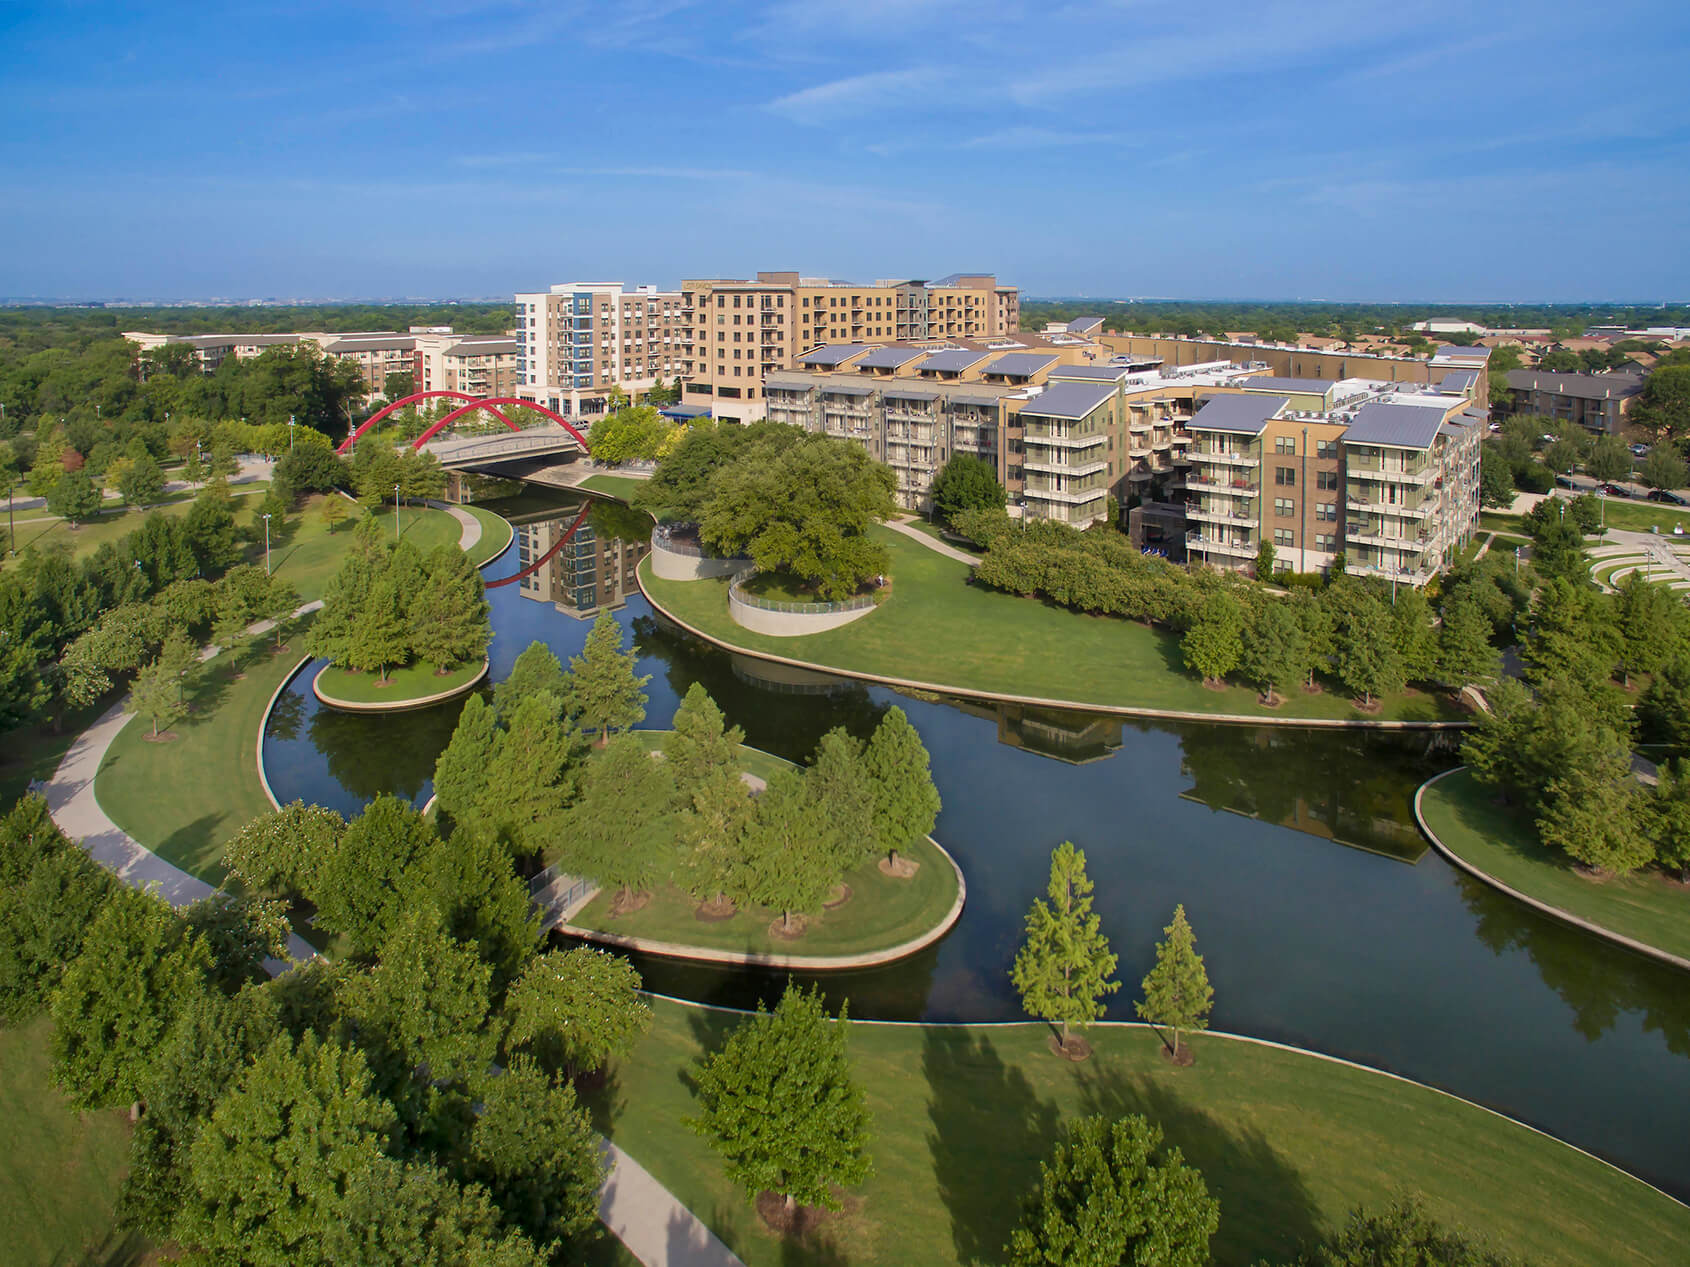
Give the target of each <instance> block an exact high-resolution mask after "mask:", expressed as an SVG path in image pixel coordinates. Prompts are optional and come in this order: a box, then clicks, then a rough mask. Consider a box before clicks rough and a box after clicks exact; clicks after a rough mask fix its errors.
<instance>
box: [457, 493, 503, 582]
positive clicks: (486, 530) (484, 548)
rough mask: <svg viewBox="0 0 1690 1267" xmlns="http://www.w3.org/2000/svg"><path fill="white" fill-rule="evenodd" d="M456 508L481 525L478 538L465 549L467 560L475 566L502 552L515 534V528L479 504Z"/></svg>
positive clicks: (479, 565)
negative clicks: (471, 516)
mask: <svg viewBox="0 0 1690 1267" xmlns="http://www.w3.org/2000/svg"><path fill="white" fill-rule="evenodd" d="M458 509H459V510H461V511H464V512H465V513H467V514H470V515H473V516H474V517H475V520H476V522H477V523H479V524H480V525H481V538H480V540H478V541H477V542H476V543H475V544H474V545H473V546H471V547H470V548H469V550H468V551H466V553H467V554H468V555H469V561H470V562H471V563H473V564H475V566H476V567H481V566H482V565H483V564H485V563H487V562H489V561H490V560H492V559H494V558H497V557H498V556H499V555H500V554H502V553H504V549H505V547H506V546H508V545H509V544H510V543H511V539H512V538H513V537H515V536H516V529H514V528H512V527H511V526H510V524H509V523H508V522H507V521H506V520H504V519H503V518H501V517H500V516H498V515H496V514H494V513H493V512H492V511H490V510H483V509H482V508H481V507H480V506H472V505H468V504H466V505H462V506H459V507H458Z"/></svg>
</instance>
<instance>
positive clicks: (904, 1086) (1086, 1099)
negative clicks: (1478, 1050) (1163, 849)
mask: <svg viewBox="0 0 1690 1267" xmlns="http://www.w3.org/2000/svg"><path fill="white" fill-rule="evenodd" d="M653 1012H654V1015H655V1023H654V1025H653V1028H652V1032H651V1034H650V1035H649V1036H648V1037H647V1038H646V1039H645V1040H644V1041H643V1042H642V1043H641V1044H640V1046H639V1048H638V1049H637V1050H636V1051H635V1053H634V1055H633V1057H632V1058H631V1059H630V1060H627V1061H625V1062H623V1063H621V1064H618V1065H615V1066H613V1067H612V1069H611V1071H610V1078H609V1080H608V1082H607V1084H606V1086H605V1088H604V1089H603V1090H602V1091H600V1092H597V1093H595V1095H594V1096H593V1097H592V1098H593V1101H594V1105H595V1109H596V1111H597V1114H598V1116H599V1119H600V1122H601V1125H604V1126H605V1127H606V1128H607V1129H608V1130H609V1132H610V1134H611V1135H612V1137H613V1138H614V1139H615V1140H616V1142H617V1143H618V1144H620V1145H622V1146H623V1147H624V1148H626V1149H627V1150H628V1151H629V1153H630V1154H632V1155H633V1156H634V1157H636V1158H638V1159H639V1161H640V1163H641V1165H643V1166H645V1167H646V1168H647V1169H648V1170H650V1171H651V1172H652V1173H653V1174H654V1175H655V1176H656V1177H657V1178H658V1180H659V1181H661V1182H662V1183H663V1184H664V1185H665V1186H667V1187H668V1188H669V1190H670V1191H671V1192H673V1193H674V1194H675V1195H676V1196H677V1197H678V1198H679V1199H680V1200H681V1201H682V1202H683V1203H685V1204H686V1205H687V1206H688V1208H690V1209H691V1210H692V1211H693V1212H694V1213H696V1214H698V1215H699V1216H700V1217H701V1218H703V1219H704V1220H705V1221H706V1222H708V1223H709V1224H710V1226H711V1228H712V1230H714V1231H715V1232H716V1233H717V1235H719V1236H720V1237H722V1239H723V1240H724V1241H726V1242H727V1244H728V1246H729V1247H730V1248H731V1249H733V1250H734V1252H735V1253H737V1254H738V1255H739V1256H740V1257H741V1258H742V1259H744V1260H745V1262H747V1263H748V1264H750V1265H751V1267H764V1265H771V1267H772V1265H773V1264H777V1263H778V1264H782V1265H783V1267H784V1265H789V1264H818V1265H820V1264H837V1263H843V1262H851V1263H921V1264H924V1265H925V1264H951V1263H958V1264H960V1263H973V1262H977V1261H983V1262H1001V1261H1002V1254H1001V1250H1002V1246H1003V1244H1004V1242H1005V1240H1007V1239H1008V1236H1009V1231H1010V1229H1011V1227H1012V1226H1013V1225H1014V1222H1015V1219H1016V1217H1017V1212H1018V1205H1019V1202H1020V1200H1021V1197H1022V1195H1023V1194H1024V1193H1025V1192H1026V1191H1028V1190H1029V1189H1030V1188H1031V1187H1032V1186H1034V1185H1035V1184H1036V1183H1037V1182H1038V1163H1039V1161H1040V1160H1041V1159H1043V1158H1045V1157H1046V1156H1048V1152H1049V1149H1050V1146H1051V1144H1052V1142H1053V1141H1054V1139H1055V1137H1056V1132H1057V1126H1058V1123H1059V1122H1060V1120H1061V1119H1062V1118H1064V1117H1067V1116H1070V1115H1074V1114H1078V1113H1084V1112H1104V1113H1107V1114H1110V1115H1119V1114H1123V1113H1142V1114H1144V1115H1145V1116H1147V1117H1148V1118H1150V1119H1151V1120H1152V1121H1154V1122H1156V1123H1158V1124H1159V1125H1160V1126H1161V1127H1162V1128H1163V1130H1164V1131H1165V1132H1166V1134H1167V1137H1168V1140H1169V1142H1171V1143H1173V1144H1175V1145H1178V1147H1179V1148H1180V1149H1181V1150H1182V1151H1183V1152H1184V1154H1185V1157H1186V1159H1187V1160H1188V1161H1189V1162H1191V1163H1193V1164H1194V1165H1196V1166H1197V1167H1198V1168H1199V1169H1200V1170H1201V1171H1202V1172H1203V1175H1204V1178H1205V1180H1206V1182H1207V1183H1208V1185H1209V1189H1210V1191H1211V1192H1212V1193H1213V1194H1214V1195H1215V1196H1216V1197H1217V1199H1218V1200H1219V1202H1220V1207H1221V1219H1220V1231H1219V1233H1218V1234H1217V1236H1216V1237H1215V1240H1214V1242H1213V1249H1214V1253H1215V1261H1216V1262H1217V1263H1220V1264H1223V1265H1228V1264H1240V1265H1242V1264H1249V1263H1253V1262H1256V1261H1258V1259H1262V1258H1265V1259H1268V1260H1270V1261H1273V1262H1283V1261H1286V1260H1287V1259H1289V1258H1290V1257H1291V1255H1292V1254H1293V1253H1294V1252H1295V1251H1296V1250H1297V1249H1298V1248H1299V1245H1300V1243H1302V1242H1306V1241H1308V1240H1312V1239H1314V1238H1316V1237H1319V1236H1322V1235H1326V1234H1329V1233H1330V1232H1331V1231H1332V1230H1333V1229H1335V1228H1336V1227H1338V1226H1341V1225H1342V1223H1343V1221H1344V1219H1345V1218H1346V1216H1347V1214H1348V1212H1349V1210H1350V1209H1351V1208H1352V1207H1353V1206H1355V1205H1357V1204H1366V1205H1369V1206H1380V1205H1383V1204H1384V1203H1385V1202H1387V1201H1388V1200H1390V1198H1391V1197H1392V1195H1393V1193H1395V1192H1396V1191H1397V1190H1398V1189H1400V1188H1403V1187H1407V1188H1411V1189H1417V1190H1419V1191H1420V1192H1422V1193H1424V1194H1425V1197H1426V1201H1427V1205H1428V1208H1429V1210H1430V1212H1431V1213H1432V1215H1433V1216H1434V1217H1435V1218H1438V1219H1440V1220H1443V1221H1445V1222H1448V1223H1458V1224H1461V1225H1464V1226H1466V1227H1468V1228H1470V1229H1474V1230H1476V1231H1481V1232H1483V1234H1485V1235H1486V1236H1487V1237H1489V1238H1490V1239H1491V1240H1492V1241H1493V1242H1494V1243H1496V1244H1499V1245H1500V1246H1502V1247H1504V1248H1506V1249H1509V1250H1512V1251H1514V1252H1516V1253H1519V1254H1524V1255H1527V1256H1529V1257H1530V1258H1531V1259H1532V1261H1534V1262H1537V1263H1540V1264H1552V1263H1565V1264H1579V1265H1580V1267H1586V1265H1588V1264H1596V1263H1642V1262H1648V1263H1668V1262H1677V1261H1680V1259H1681V1258H1682V1254H1683V1248H1684V1245H1685V1244H1686V1243H1687V1238H1690V1211H1687V1210H1686V1209H1685V1208H1684V1207H1683V1206H1680V1205H1678V1204H1677V1203H1676V1202H1674V1201H1672V1200H1670V1199H1669V1198H1667V1197H1664V1196H1662V1195H1660V1194H1659V1193H1657V1192H1655V1191H1653V1190H1652V1189H1650V1188H1648V1187H1646V1186H1645V1185H1644V1184H1642V1183H1640V1182H1638V1181H1637V1180H1635V1179H1631V1178H1629V1177H1627V1176H1625V1175H1623V1174H1621V1173H1620V1172H1618V1171H1616V1170H1614V1169H1612V1168H1611V1167H1608V1166H1605V1165H1603V1164H1602V1163H1601V1162H1598V1161H1596V1160H1594V1159H1593V1158H1590V1157H1586V1156H1584V1155H1583V1154H1581V1153H1578V1152H1576V1151H1575V1150H1573V1149H1571V1148H1569V1147H1567V1146H1565V1145H1563V1144H1560V1143H1557V1142H1556V1141H1554V1140H1552V1139H1550V1138H1548V1137H1546V1136H1543V1135H1539V1134H1536V1133H1535V1132H1532V1131H1528V1130H1526V1129H1524V1128H1523V1127H1519V1126H1515V1125H1514V1124H1512V1123H1510V1122H1507V1121H1505V1120H1503V1119H1502V1118H1499V1117H1496V1116H1495V1115H1493V1114H1490V1113H1486V1112H1484V1111H1483V1110H1481V1109H1478V1108H1475V1107H1473V1106H1471V1105H1467V1104H1463V1103H1461V1102H1460V1101H1457V1100H1454V1099H1451V1098H1449V1097H1448V1096H1444V1095H1440V1094H1438V1093H1437V1092H1434V1091H1431V1090H1428V1089H1425V1088H1421V1087H1416V1086H1413V1085H1410V1084H1408V1083H1404V1082H1400V1081H1397V1080H1396V1079H1392V1078H1387V1077H1384V1076H1382V1075H1380V1074H1376V1073H1370V1072H1367V1071H1365V1070H1360V1069H1353V1068H1350V1067H1348V1066H1344V1065H1338V1064H1334V1063H1332V1062H1329V1061H1324V1060H1319V1059H1316V1058H1314V1057H1312V1056H1307V1055H1302V1054H1298V1053H1294V1052H1287V1051H1280V1050H1276V1049H1273V1048H1269V1047H1263V1046H1259V1045H1257V1044H1254V1043H1245V1042H1239V1041H1235V1040H1230V1039H1224V1038H1219V1037H1214V1036H1199V1037H1197V1038H1196V1039H1195V1044H1194V1045H1195V1047H1196V1051H1197V1063H1196V1064H1195V1065H1193V1066H1192V1067H1190V1068H1187V1069H1175V1068H1173V1067H1172V1066H1170V1065H1169V1064H1168V1063H1167V1062H1166V1061H1165V1060H1164V1059H1163V1057H1162V1055H1161V1041H1160V1039H1159V1038H1158V1037H1157V1036H1156V1035H1155V1034H1154V1033H1153V1032H1151V1031H1148V1030H1144V1029H1137V1028H1123V1027H1099V1028H1095V1029H1093V1030H1092V1031H1091V1035H1090V1037H1091V1041H1092V1044H1093V1046H1094V1048H1095V1049H1096V1050H1095V1054H1094V1055H1093V1056H1092V1057H1091V1059H1090V1060H1088V1061H1086V1062H1084V1063H1082V1064H1078V1065H1074V1064H1069V1063H1068V1062H1067V1061H1064V1060H1060V1059H1058V1058H1056V1057H1055V1056H1052V1055H1051V1054H1050V1052H1049V1050H1048V1048H1047V1047H1046V1045H1045V1044H1046V1040H1047V1036H1048V1033H1049V1031H1048V1030H1046V1029H1045V1028H1044V1027H1043V1026H1035V1025H1014V1026H991V1027H980V1028H964V1027H954V1028H953V1027H938V1026H934V1027H924V1026H917V1025H910V1026H890V1025H853V1026H852V1027H851V1030H850V1039H849V1045H850V1052H851V1061H852V1065H853V1070H854V1076H855V1079H856V1082H857V1084H858V1085H859V1086H861V1087H862V1088H863V1090H864V1092H865V1093H866V1096H867V1102H868V1107H869V1110H870V1112H871V1113H872V1114H873V1118H874V1122H873V1142H872V1144H871V1152H872V1156H873V1159H874V1175H873V1177H871V1178H870V1179H869V1180H868V1181H867V1182H866V1183H865V1184H863V1185H862V1187H861V1188H859V1189H855V1190H853V1191H852V1192H851V1193H849V1194H848V1196H849V1204H848V1206H847V1208H846V1210H845V1211H844V1212H843V1213H841V1214H838V1215H835V1216H832V1217H831V1218H830V1219H829V1220H828V1222H827V1223H826V1224H825V1226H824V1228H823V1229H822V1232H821V1236H822V1237H823V1238H824V1240H825V1242H826V1243H825V1244H824V1245H821V1246H815V1245H812V1246H784V1247H783V1246H782V1245H781V1244H780V1243H779V1242H777V1241H776V1240H775V1239H774V1238H773V1237H772V1236H771V1235H770V1234H769V1233H767V1232H766V1231H765V1230H764V1229H763V1227H762V1224H761V1222H760V1221H759V1220H758V1218H757V1216H756V1214H755V1213H754V1212H753V1211H752V1210H751V1208H750V1207H749V1206H748V1205H747V1203H746V1201H745V1198H744V1197H743V1196H742V1195H741V1194H740V1192H739V1191H738V1190H737V1189H736V1188H734V1187H732V1186H731V1185H730V1184H729V1183H728V1181H727V1180H726V1179H725V1178H724V1177H723V1173H722V1165H721V1162H720V1160H719V1159H718V1158H717V1157H716V1156H715V1154H713V1153H712V1152H710V1151H709V1149H708V1147H707V1146H706V1145H705V1143H704V1141H703V1140H702V1139H700V1138H699V1137H697V1136H695V1135H693V1134H692V1133H691V1132H690V1131H688V1130H687V1128H686V1127H685V1126H684V1125H683V1119H684V1118H686V1117H689V1116H691V1115H693V1114H695V1113H696V1112H697V1106H696V1104H695V1103H694V1102H693V1099H692V1095H691V1092H690V1091H689V1089H688V1083H687V1071H688V1069H689V1068H690V1067H691V1065H692V1062H693V1061H695V1060H696V1059H698V1058H699V1056H700V1055H701V1053H702V1052H703V1051H705V1050H714V1049H715V1048H716V1047H717V1046H719V1045H720V1043H721V1041H722V1038H723V1036H724V1034H725V1032H726V1031H727V1030H728V1029H729V1028H731V1027H732V1026H733V1025H734V1024H736V1023H738V1021H739V1019H740V1018H738V1017H737V1016H732V1015H728V1014H723V1013H719V1012H711V1011H705V1010H701V1009H694V1008H684V1007H682V1006H680V1005H678V1004H673V1003H669V1002H666V1001H663V1000H657V1001H654V1004H653ZM1470 1037H1471V1038H1472V1039H1473V1041H1477V1042H1482V1041H1483V1035H1482V1034H1479V1035H1471V1036H1470Z"/></svg>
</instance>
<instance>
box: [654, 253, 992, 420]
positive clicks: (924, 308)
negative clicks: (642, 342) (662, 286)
mask: <svg viewBox="0 0 1690 1267" xmlns="http://www.w3.org/2000/svg"><path fill="white" fill-rule="evenodd" d="M681 294H682V296H683V303H682V313H683V320H684V324H685V331H686V333H685V335H684V337H683V340H682V345H683V348H684V351H685V357H684V361H683V364H684V369H685V378H686V384H685V391H684V393H683V395H682V398H681V399H682V403H683V404H685V405H689V406H693V407H695V408H702V409H709V410H710V411H711V412H712V414H713V415H714V416H715V417H717V418H725V419H729V420H732V421H736V422H749V421H754V420H756V419H758V418H761V417H763V416H764V415H765V406H766V403H767V402H766V397H764V395H763V380H764V379H765V378H766V377H767V376H768V375H769V374H771V373H775V372H777V371H780V370H783V369H786V368H788V367H790V366H791V365H793V364H794V362H795V360H796V358H797V357H798V356H799V354H801V353H803V352H806V351H809V350H810V349H812V348H815V347H817V346H819V345H822V344H829V343H833V344H850V343H886V342H920V341H924V340H930V339H941V340H949V339H990V338H996V337H1002V336H1005V335H1011V334H1014V333H1015V332H1016V331H1017V330H1018V329H1019V327H1020V320H1021V305H1020V297H1019V291H1018V290H1017V289H1016V288H1015V287H1013V286H1000V285H999V284H998V282H997V279H996V278H995V277H994V276H992V275H991V274H989V273H956V274H952V275H951V276H949V277H943V278H940V279H938V280H937V281H926V280H919V279H903V280H900V279H885V280H881V281H877V282H875V283H874V284H873V285H866V286H864V285H855V284H852V283H848V282H836V281H832V280H829V279H827V278H820V277H801V276H800V275H799V274H797V273H787V272H760V273H758V274H757V276H756V278H755V279H749V280H736V279H727V278H717V279H695V280H690V281H683V282H682V283H681Z"/></svg>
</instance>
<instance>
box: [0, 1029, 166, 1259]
mask: <svg viewBox="0 0 1690 1267" xmlns="http://www.w3.org/2000/svg"><path fill="white" fill-rule="evenodd" d="M51 1030H52V1025H51V1023H50V1022H49V1021H48V1020H47V1018H46V1017H38V1018H37V1019H35V1020H33V1021H30V1022H29V1023H27V1024H25V1025H22V1026H20V1027H18V1028H17V1029H0V1121H4V1122H5V1123H6V1149H7V1153H8V1154H9V1158H8V1161H7V1162H6V1164H4V1165H0V1246H4V1254H3V1256H4V1258H5V1260H6V1261H7V1262H8V1263H73V1262H74V1263H101V1264H108V1265H110V1267H116V1265H117V1264H126V1263H131V1262H138V1261H139V1260H140V1259H141V1257H142V1256H143V1254H144V1253H145V1251H146V1246H145V1244H144V1243H143V1242H141V1241H140V1239H139V1238H128V1237H125V1236H124V1235H123V1234H122V1233H119V1232H117V1231H116V1230H115V1229H114V1227H113V1212H114V1210H115V1208H116V1205H117V1191H118V1185H119V1184H120V1183H121V1182H122V1180H123V1175H124V1171H125V1170H126V1169H127V1168H128V1162H129V1124H128V1122H127V1121H126V1120H125V1118H124V1115H123V1113H122V1112H120V1111H118V1110H107V1111H104V1112H99V1113H77V1112H75V1111H73V1110H72V1109H71V1107H70V1106H69V1105H68V1104H67V1103H66V1102H65V1100H64V1097H63V1096H62V1095H60V1094H59V1092H58V1090H57V1088H55V1087H54V1086H53V1085H52V1084H51V1083H50V1082H49V1080H48V1065H49V1061H48V1054H47V1038H48V1035H49V1033H50V1032H51Z"/></svg>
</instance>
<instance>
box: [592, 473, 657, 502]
mask: <svg viewBox="0 0 1690 1267" xmlns="http://www.w3.org/2000/svg"><path fill="white" fill-rule="evenodd" d="M644 483H645V481H644V480H637V479H634V478H632V477H631V476H627V475H589V476H588V477H587V478H586V479H584V480H582V481H581V484H580V487H582V488H584V489H587V490H588V491H589V492H593V493H604V494H606V495H607V496H610V497H619V498H621V499H622V500H623V501H627V500H628V499H629V498H630V497H632V496H633V495H634V492H635V490H636V489H638V488H639V487H640V486H641V485H642V484H644Z"/></svg>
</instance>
